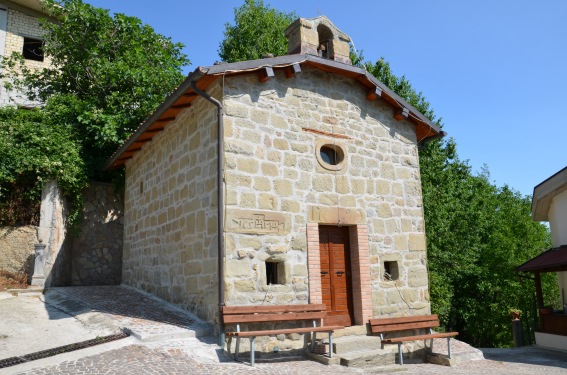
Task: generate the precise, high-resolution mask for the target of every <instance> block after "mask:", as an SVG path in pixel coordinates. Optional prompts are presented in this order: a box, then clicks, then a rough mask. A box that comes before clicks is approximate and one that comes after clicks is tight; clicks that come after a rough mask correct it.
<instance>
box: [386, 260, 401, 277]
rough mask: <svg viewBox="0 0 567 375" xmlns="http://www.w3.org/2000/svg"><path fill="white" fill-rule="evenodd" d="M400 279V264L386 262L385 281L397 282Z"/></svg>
mask: <svg viewBox="0 0 567 375" xmlns="http://www.w3.org/2000/svg"><path fill="white" fill-rule="evenodd" d="M399 277H400V272H399V270H398V262H384V280H386V281H395V280H398V279H399Z"/></svg>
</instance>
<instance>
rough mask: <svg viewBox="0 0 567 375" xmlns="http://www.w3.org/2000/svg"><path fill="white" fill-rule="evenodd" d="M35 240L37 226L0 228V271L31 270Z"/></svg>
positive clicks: (28, 272) (29, 273) (18, 271)
mask: <svg viewBox="0 0 567 375" xmlns="http://www.w3.org/2000/svg"><path fill="white" fill-rule="evenodd" d="M36 242H37V227H34V226H24V227H3V228H0V271H6V272H11V273H25V274H27V275H28V276H30V277H31V273H32V272H33V262H34V250H33V245H34V244H35V243H36Z"/></svg>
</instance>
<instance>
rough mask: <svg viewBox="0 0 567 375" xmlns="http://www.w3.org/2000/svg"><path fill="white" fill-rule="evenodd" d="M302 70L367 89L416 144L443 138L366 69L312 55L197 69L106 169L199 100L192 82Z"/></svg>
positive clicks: (288, 74)
mask: <svg viewBox="0 0 567 375" xmlns="http://www.w3.org/2000/svg"><path fill="white" fill-rule="evenodd" d="M302 66H305V67H307V66H309V67H312V68H315V69H319V70H322V71H325V72H330V73H333V74H338V75H341V76H344V77H348V78H352V79H353V80H356V81H357V82H358V83H359V84H360V85H362V86H363V87H364V88H365V89H366V93H367V94H366V98H367V99H368V100H382V101H383V102H385V103H386V104H388V105H389V106H390V107H392V109H393V117H394V118H395V119H396V120H403V119H407V120H408V121H410V122H412V123H414V124H415V126H416V135H417V140H418V143H419V142H423V141H425V140H427V139H430V138H437V137H442V136H444V135H445V134H446V133H445V132H443V131H441V129H440V128H439V127H438V126H437V125H435V124H434V123H433V122H431V120H429V119H428V118H427V117H425V116H424V115H423V114H421V113H420V112H419V111H418V110H417V109H415V108H414V107H412V106H411V105H409V104H408V103H407V102H406V101H405V100H403V99H402V98H400V97H399V96H398V95H397V94H396V93H394V92H393V91H392V90H390V89H389V88H388V87H386V85H384V84H383V83H382V82H380V81H379V80H377V79H376V78H375V77H374V76H373V75H371V74H370V73H368V72H367V71H366V70H365V69H362V68H358V67H355V66H351V65H347V64H342V63H339V62H336V61H332V60H328V59H325V58H321V57H318V56H313V55H287V56H281V57H274V58H267V59H261V60H251V61H243V62H237V63H230V64H228V63H225V64H219V65H213V66H208V67H199V68H197V69H196V70H195V71H193V72H192V73H191V74H189V76H188V77H187V78H186V79H185V81H183V83H182V84H181V85H180V86H179V87H178V88H177V89H176V90H175V91H174V92H173V93H172V94H170V95H169V96H168V97H167V98H166V99H165V101H164V102H163V103H162V104H161V105H160V106H159V107H158V109H157V110H156V111H155V112H154V113H153V114H152V115H151V116H150V117H148V119H147V120H146V121H144V122H143V123H142V124H141V125H140V127H139V128H138V129H137V130H136V131H135V132H134V133H133V134H132V135H131V136H130V138H128V139H127V140H126V142H124V144H123V145H122V146H121V147H120V148H119V149H118V150H117V151H116V152H115V153H114V154H113V155H112V156H111V158H110V159H109V160H108V162H107V164H106V165H105V168H106V169H108V168H119V167H122V166H124V164H125V163H126V161H127V160H128V159H130V158H132V156H133V155H134V154H135V153H136V152H138V151H140V150H141V149H142V146H143V145H144V144H146V143H147V142H150V141H151V140H152V138H153V137H154V136H155V135H156V134H158V133H159V132H160V131H162V130H163V129H164V128H165V126H167V125H168V124H169V123H171V122H172V121H174V120H175V118H176V116H177V115H178V114H179V113H180V112H181V111H182V110H184V109H185V108H188V107H190V106H191V104H192V102H193V101H194V100H195V98H197V97H198V96H199V95H198V94H197V93H196V92H194V90H193V89H192V88H191V82H193V81H194V82H195V83H196V85H197V87H198V88H199V89H201V90H207V88H208V87H209V86H210V85H211V84H212V83H213V82H214V81H215V80H216V79H217V78H218V77H220V76H225V77H230V76H238V75H257V76H258V79H259V80H260V81H261V82H265V81H267V80H268V79H270V78H271V77H273V76H274V71H278V70H281V71H283V72H284V73H285V75H286V77H287V78H291V77H293V76H294V75H295V74H297V73H300V72H301V67H302Z"/></svg>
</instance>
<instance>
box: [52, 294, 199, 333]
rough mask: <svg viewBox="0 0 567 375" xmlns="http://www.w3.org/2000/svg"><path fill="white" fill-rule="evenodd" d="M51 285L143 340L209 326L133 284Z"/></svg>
mask: <svg viewBox="0 0 567 375" xmlns="http://www.w3.org/2000/svg"><path fill="white" fill-rule="evenodd" d="M53 289H54V290H56V291H57V292H59V293H62V294H64V295H66V296H68V297H69V298H72V299H75V300H78V301H81V302H82V303H83V304H85V305H86V306H88V307H89V308H90V309H91V310H93V311H97V312H100V313H103V314H105V315H106V316H108V317H109V318H111V320H113V321H114V323H115V324H116V325H118V326H120V327H121V328H124V327H126V328H127V329H128V330H129V331H130V332H132V333H133V334H134V335H135V336H136V337H138V338H140V339H142V340H145V339H148V338H150V337H152V336H171V335H180V334H181V335H182V334H183V333H186V332H187V331H188V330H193V331H195V330H196V331H199V330H201V331H203V330H205V331H208V329H209V327H208V326H207V325H205V324H202V323H199V322H197V320H198V319H197V318H196V317H190V316H189V313H188V312H185V311H183V312H182V311H178V310H177V309H176V308H175V307H174V306H173V305H171V304H168V303H164V301H162V300H159V299H157V298H155V297H153V296H151V295H149V294H147V293H143V292H141V291H138V290H135V289H133V288H129V287H125V286H116V285H112V286H95V287H92V286H91V287H70V288H53Z"/></svg>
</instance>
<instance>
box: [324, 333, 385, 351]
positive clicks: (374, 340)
mask: <svg viewBox="0 0 567 375" xmlns="http://www.w3.org/2000/svg"><path fill="white" fill-rule="evenodd" d="M325 343H326V342H325ZM368 349H372V350H377V349H380V338H379V337H377V336H343V337H338V338H336V339H335V338H333V353H337V354H339V355H341V354H342V353H348V352H355V351H358V350H368Z"/></svg>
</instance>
